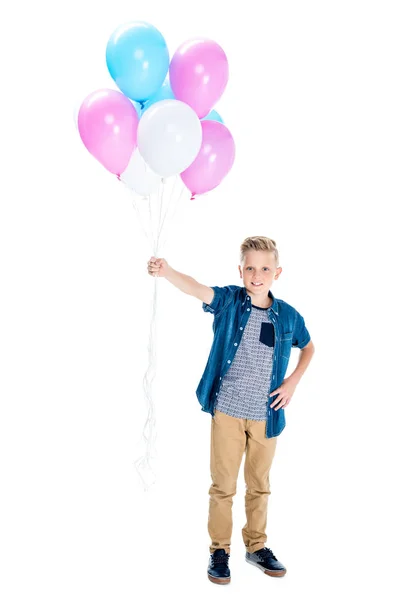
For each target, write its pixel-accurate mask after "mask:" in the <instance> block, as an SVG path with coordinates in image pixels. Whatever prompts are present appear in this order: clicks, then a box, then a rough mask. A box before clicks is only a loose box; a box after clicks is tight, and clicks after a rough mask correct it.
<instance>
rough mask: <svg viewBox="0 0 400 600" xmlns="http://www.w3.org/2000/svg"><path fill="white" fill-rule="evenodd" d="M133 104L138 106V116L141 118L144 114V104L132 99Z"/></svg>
mask: <svg viewBox="0 0 400 600" xmlns="http://www.w3.org/2000/svg"><path fill="white" fill-rule="evenodd" d="M131 102H132V104H133V106H134V107H135V108H136V112H137V114H138V117H139V119H140V117H141V116H142V112H143V111H142V105H141V104H140V102H135V101H134V100H132V101H131Z"/></svg>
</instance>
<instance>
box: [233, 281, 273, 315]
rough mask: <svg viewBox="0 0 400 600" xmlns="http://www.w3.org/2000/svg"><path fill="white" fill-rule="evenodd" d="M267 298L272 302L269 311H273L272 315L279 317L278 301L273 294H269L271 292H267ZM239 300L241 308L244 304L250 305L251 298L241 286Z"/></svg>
mask: <svg viewBox="0 0 400 600" xmlns="http://www.w3.org/2000/svg"><path fill="white" fill-rule="evenodd" d="M268 296H269V297H270V298H271V300H272V304H271V306H270V307H269V308H270V309H271V310H273V311H274V313H275V314H276V315H277V316H279V307H278V301H277V299H276V298H275V296H274V295H273V293H272V292H271V290H269V291H268ZM241 300H242V306H243V304H244V303H245V302H249V303H250V304H251V298H250V296H249V295H248V293H247V290H246V288H245V287H244V286H243V287H242V289H241Z"/></svg>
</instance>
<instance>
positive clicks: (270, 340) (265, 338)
mask: <svg viewBox="0 0 400 600" xmlns="http://www.w3.org/2000/svg"><path fill="white" fill-rule="evenodd" d="M260 342H261V343H262V344H265V345H266V346H269V347H270V348H273V347H274V346H275V330H274V326H273V324H272V323H261V331H260Z"/></svg>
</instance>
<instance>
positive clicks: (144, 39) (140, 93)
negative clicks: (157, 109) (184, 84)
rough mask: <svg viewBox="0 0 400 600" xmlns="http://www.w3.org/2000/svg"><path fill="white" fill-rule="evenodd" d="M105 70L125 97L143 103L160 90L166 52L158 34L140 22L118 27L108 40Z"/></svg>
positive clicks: (165, 45)
mask: <svg viewBox="0 0 400 600" xmlns="http://www.w3.org/2000/svg"><path fill="white" fill-rule="evenodd" d="M106 61H107V68H108V70H109V72H110V75H111V77H112V78H113V79H114V81H115V83H116V84H117V86H118V87H119V89H120V90H121V92H122V93H123V94H125V96H128V98H130V99H131V100H136V101H137V102H140V103H143V102H144V101H145V100H148V98H150V97H151V96H152V95H153V94H155V93H156V91H157V90H158V88H159V87H161V85H162V83H163V81H164V79H165V76H166V75H167V73H168V67H169V52H168V48H167V44H166V42H165V40H164V38H163V36H162V35H161V33H160V32H159V31H158V29H156V28H155V27H153V25H150V24H149V23H145V22H144V21H135V22H133V23H128V24H126V25H120V26H119V27H118V28H117V29H116V30H115V31H114V33H113V34H112V36H111V37H110V39H109V40H108V44H107V49H106Z"/></svg>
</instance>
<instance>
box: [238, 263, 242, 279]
mask: <svg viewBox="0 0 400 600" xmlns="http://www.w3.org/2000/svg"><path fill="white" fill-rule="evenodd" d="M238 269H239V275H240V278H241V279H243V277H242V269H241V267H240V265H239V266H238Z"/></svg>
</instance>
